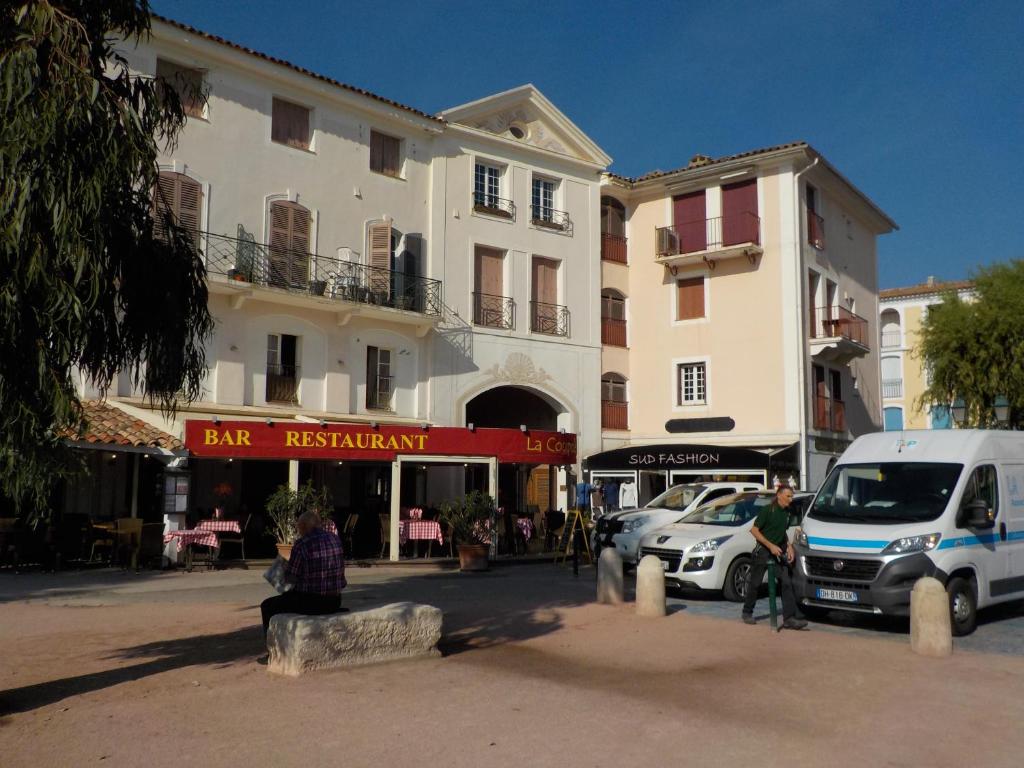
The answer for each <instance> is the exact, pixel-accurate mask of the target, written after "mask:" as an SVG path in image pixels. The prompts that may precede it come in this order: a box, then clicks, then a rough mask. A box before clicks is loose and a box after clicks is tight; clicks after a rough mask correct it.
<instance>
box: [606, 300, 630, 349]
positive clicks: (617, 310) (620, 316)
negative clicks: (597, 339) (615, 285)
mask: <svg viewBox="0 0 1024 768" xmlns="http://www.w3.org/2000/svg"><path fill="white" fill-rule="evenodd" d="M601 343H602V344H611V345H612V346H616V347H624V346H626V299H625V297H624V296H623V295H622V294H621V293H619V292H618V291H616V290H613V289H611V288H606V289H605V290H603V291H601Z"/></svg>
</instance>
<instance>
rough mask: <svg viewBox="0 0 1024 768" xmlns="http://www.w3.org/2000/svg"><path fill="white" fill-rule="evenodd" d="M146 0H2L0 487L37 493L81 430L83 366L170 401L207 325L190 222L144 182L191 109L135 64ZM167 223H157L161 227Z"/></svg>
mask: <svg viewBox="0 0 1024 768" xmlns="http://www.w3.org/2000/svg"><path fill="white" fill-rule="evenodd" d="M149 14H150V12H149V4H148V2H146V1H145V0H139V1H135V0H105V2H95V0H78V1H77V2H75V1H73V0H72V1H69V2H45V1H44V0H38V1H32V2H25V1H23V2H10V0H0V492H2V493H4V494H6V495H8V496H9V497H11V498H13V499H15V500H35V501H36V502H37V504H42V503H43V502H44V501H45V496H46V494H47V492H48V489H49V486H50V483H51V482H52V480H53V478H54V476H55V475H58V474H59V473H60V472H61V471H62V470H63V468H65V467H66V466H68V458H69V456H68V452H67V449H66V448H65V447H64V446H63V443H62V441H61V435H62V434H67V433H68V432H69V431H70V432H72V433H73V432H75V431H77V430H80V429H81V428H82V427H83V426H84V425H83V424H82V409H81V404H80V401H79V398H78V394H77V391H76V388H75V377H76V375H78V372H79V371H80V372H81V375H82V376H83V378H85V379H86V380H90V379H91V380H92V381H94V382H95V383H96V385H98V386H99V388H100V389H101V390H105V389H106V387H107V386H108V385H110V384H111V382H112V381H113V380H114V378H115V376H116V375H117V374H119V373H121V374H127V375H129V376H130V377H131V379H132V381H133V383H134V384H135V386H136V387H138V388H139V389H140V390H141V391H142V392H143V393H144V395H145V396H146V397H147V398H149V399H151V400H152V401H154V402H155V403H157V404H159V405H160V407H161V408H162V409H163V410H164V411H165V412H173V411H174V409H175V406H176V404H177V398H179V397H181V398H185V399H187V400H193V399H196V398H197V396H198V393H199V391H200V384H201V381H202V378H203V376H204V374H205V371H206V361H205V353H204V342H205V340H206V338H207V337H208V336H209V334H210V332H211V330H212V325H213V323H212V320H211V317H210V314H209V312H208V310H207V293H206V285H205V271H204V268H203V263H202V259H201V255H200V254H199V252H198V249H197V246H196V244H195V242H194V240H193V237H192V235H191V234H190V233H188V232H185V231H182V230H179V229H177V228H176V227H175V226H174V222H172V221H164V222H162V224H163V225H164V226H163V227H161V231H160V237H154V213H153V209H152V202H151V190H153V189H154V187H155V185H156V181H157V176H158V167H157V155H158V152H159V149H160V147H162V146H168V147H170V146H173V142H174V139H175V136H176V135H177V133H178V131H179V130H180V129H181V128H182V126H183V125H184V123H185V113H184V109H183V107H182V104H181V100H180V98H179V96H178V95H177V93H176V92H175V90H174V88H172V87H163V86H162V84H161V83H159V82H157V81H155V80H154V79H152V78H141V77H138V76H136V75H133V74H132V73H130V72H129V70H128V66H127V63H126V62H125V61H124V59H123V58H122V57H120V56H118V55H116V54H115V53H114V50H113V45H114V43H115V41H117V40H127V41H129V42H130V43H131V42H135V41H137V40H138V39H139V38H141V37H143V36H145V35H146V34H148V31H149ZM164 231H166V234H164Z"/></svg>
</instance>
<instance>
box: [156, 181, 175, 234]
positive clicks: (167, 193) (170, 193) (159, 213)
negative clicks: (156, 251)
mask: <svg viewBox="0 0 1024 768" xmlns="http://www.w3.org/2000/svg"><path fill="white" fill-rule="evenodd" d="M177 176H178V174H176V173H172V172H170V171H162V172H161V173H160V175H159V176H157V181H156V189H154V190H153V237H155V238H157V239H158V240H166V239H167V218H168V217H170V219H171V221H172V222H173V221H174V212H175V210H176V209H177V201H178V184H177Z"/></svg>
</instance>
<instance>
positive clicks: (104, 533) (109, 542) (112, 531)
mask: <svg viewBox="0 0 1024 768" xmlns="http://www.w3.org/2000/svg"><path fill="white" fill-rule="evenodd" d="M91 535H92V547H91V548H90V549H89V562H90V563H91V562H93V561H95V560H96V547H97V546H99V547H103V548H105V549H106V550H107V554H108V556H109V555H112V554H113V551H114V545H115V544H116V536H117V523H116V522H115V523H93V524H92V530H91Z"/></svg>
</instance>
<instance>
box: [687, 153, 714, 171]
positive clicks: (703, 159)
mask: <svg viewBox="0 0 1024 768" xmlns="http://www.w3.org/2000/svg"><path fill="white" fill-rule="evenodd" d="M710 162H711V158H710V157H709V156H708V155H694V156H693V157H691V158H690V163H689V165H687V166H686V167H687V168H700V167H701V166H702V165H707V164H708V163H710Z"/></svg>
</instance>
